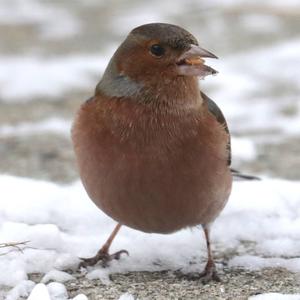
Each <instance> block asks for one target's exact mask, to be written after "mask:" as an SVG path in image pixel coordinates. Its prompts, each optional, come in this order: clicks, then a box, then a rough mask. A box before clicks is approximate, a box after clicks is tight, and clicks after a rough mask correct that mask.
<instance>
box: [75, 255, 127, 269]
mask: <svg viewBox="0 0 300 300" xmlns="http://www.w3.org/2000/svg"><path fill="white" fill-rule="evenodd" d="M122 254H127V255H128V256H129V252H128V251H127V250H120V251H117V252H115V253H113V254H109V253H108V252H107V251H102V250H100V251H99V252H98V253H97V254H96V255H95V256H93V257H90V258H80V259H81V262H80V264H79V269H80V268H81V267H83V268H86V267H90V266H94V265H96V264H97V263H98V262H99V261H101V266H102V267H103V268H106V267H108V266H109V262H110V261H112V260H114V259H116V260H119V259H120V258H121V255H122Z"/></svg>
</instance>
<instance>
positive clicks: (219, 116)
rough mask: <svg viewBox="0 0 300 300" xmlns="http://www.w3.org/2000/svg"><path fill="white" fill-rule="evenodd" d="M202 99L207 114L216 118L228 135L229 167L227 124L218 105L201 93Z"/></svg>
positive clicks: (228, 159)
mask: <svg viewBox="0 0 300 300" xmlns="http://www.w3.org/2000/svg"><path fill="white" fill-rule="evenodd" d="M201 96H202V99H203V100H204V101H205V102H206V103H207V107H208V110H209V112H210V113H211V114H212V115H213V116H214V117H215V118H216V120H217V121H218V122H219V123H220V124H221V125H222V126H223V127H224V130H225V131H226V132H227V134H228V137H229V138H228V144H227V152H228V157H227V164H228V166H230V165H231V144H230V132H229V129H228V126H227V122H226V120H225V117H224V115H223V113H222V111H221V109H220V108H219V107H218V105H217V104H216V103H215V102H214V101H213V100H211V99H210V98H209V97H207V96H206V95H205V94H204V93H202V92H201Z"/></svg>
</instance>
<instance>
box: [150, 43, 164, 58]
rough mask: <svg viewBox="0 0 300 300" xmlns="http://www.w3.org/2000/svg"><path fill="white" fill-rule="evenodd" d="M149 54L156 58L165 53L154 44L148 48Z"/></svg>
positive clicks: (160, 47)
mask: <svg viewBox="0 0 300 300" xmlns="http://www.w3.org/2000/svg"><path fill="white" fill-rule="evenodd" d="M150 53H151V54H152V55H154V56H156V57H162V56H163V55H164V53H165V49H164V48H163V47H162V46H160V45H158V44H154V45H152V46H151V47H150Z"/></svg>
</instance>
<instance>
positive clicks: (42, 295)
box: [27, 283, 52, 300]
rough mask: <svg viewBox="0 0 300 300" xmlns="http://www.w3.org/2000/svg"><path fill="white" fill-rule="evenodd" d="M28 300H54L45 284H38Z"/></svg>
mask: <svg viewBox="0 0 300 300" xmlns="http://www.w3.org/2000/svg"><path fill="white" fill-rule="evenodd" d="M27 300H52V299H51V298H50V294H49V291H48V289H47V287H46V286H45V285H44V284H43V283H38V284H37V285H36V286H35V287H34V288H33V290H32V292H31V294H30V295H29V297H28V299H27Z"/></svg>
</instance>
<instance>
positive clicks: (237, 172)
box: [230, 168, 261, 180]
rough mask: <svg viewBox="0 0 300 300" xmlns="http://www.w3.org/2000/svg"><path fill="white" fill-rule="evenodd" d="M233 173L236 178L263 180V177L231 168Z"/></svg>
mask: <svg viewBox="0 0 300 300" xmlns="http://www.w3.org/2000/svg"><path fill="white" fill-rule="evenodd" d="M230 171H231V175H232V177H233V179H234V180H261V178H259V177H257V176H253V175H248V174H243V173H241V172H240V171H238V170H235V169H232V168H230Z"/></svg>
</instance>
